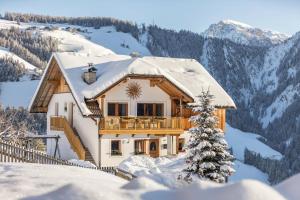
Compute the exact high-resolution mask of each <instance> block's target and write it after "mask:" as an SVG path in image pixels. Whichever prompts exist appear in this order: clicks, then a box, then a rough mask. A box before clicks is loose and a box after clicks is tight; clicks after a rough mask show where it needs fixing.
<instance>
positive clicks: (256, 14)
mask: <svg viewBox="0 0 300 200" xmlns="http://www.w3.org/2000/svg"><path fill="white" fill-rule="evenodd" d="M6 11H17V12H30V13H38V14H49V15H60V16H62V15H64V16H107V17H115V18H120V19H127V20H130V21H135V22H137V23H146V24H152V23H155V24H157V25H159V26H161V27H164V28H170V29H175V30H180V29H186V30H191V31H195V32H202V31H204V30H205V29H206V28H208V26H209V25H210V24H212V23H216V22H218V21H220V20H222V19H233V20H237V21H241V22H244V23H247V24H250V25H252V26H255V27H259V28H262V29H269V30H274V31H279V32H283V33H287V34H294V33H295V32H297V31H300V20H299V19H300V1H299V0H107V1H101V0H0V13H4V12H6Z"/></svg>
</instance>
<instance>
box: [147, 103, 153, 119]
mask: <svg viewBox="0 0 300 200" xmlns="http://www.w3.org/2000/svg"><path fill="white" fill-rule="evenodd" d="M146 116H153V104H152V103H151V104H150V103H147V104H146Z"/></svg>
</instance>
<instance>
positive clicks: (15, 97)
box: [0, 80, 39, 108]
mask: <svg viewBox="0 0 300 200" xmlns="http://www.w3.org/2000/svg"><path fill="white" fill-rule="evenodd" d="M38 83H39V80H35V81H19V82H0V104H1V105H3V106H5V107H8V106H11V107H16V108H17V107H20V106H22V107H25V108H26V107H27V106H28V105H29V103H30V100H31V98H32V96H33V94H34V92H35V89H36V87H37V85H38Z"/></svg>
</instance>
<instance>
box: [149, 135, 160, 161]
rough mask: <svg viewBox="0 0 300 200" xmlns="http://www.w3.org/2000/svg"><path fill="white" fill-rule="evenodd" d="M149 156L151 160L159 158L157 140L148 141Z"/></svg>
mask: <svg viewBox="0 0 300 200" xmlns="http://www.w3.org/2000/svg"><path fill="white" fill-rule="evenodd" d="M149 154H150V156H151V157H153V158H156V157H158V156H159V139H151V140H149Z"/></svg>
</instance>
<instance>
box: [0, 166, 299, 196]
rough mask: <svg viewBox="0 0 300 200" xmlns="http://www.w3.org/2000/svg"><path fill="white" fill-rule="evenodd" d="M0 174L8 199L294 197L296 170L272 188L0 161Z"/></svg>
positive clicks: (251, 183)
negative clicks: (171, 184) (169, 181)
mask: <svg viewBox="0 0 300 200" xmlns="http://www.w3.org/2000/svg"><path fill="white" fill-rule="evenodd" d="M0 180H1V181H0V199H8V200H11V199H12V200H13V199H23V200H37V199H43V200H44V199H45V200H50V199H51V200H52V199H56V200H64V199H72V200H82V199H84V200H95V199H101V200H119V199H122V200H132V199H141V200H142V199H143V200H150V199H164V200H182V199H185V200H194V199H195V200H196V199H197V200H199V199H200V198H201V199H213V200H233V199H239V200H285V199H286V200H288V199H289V200H295V199H299V198H298V197H299V192H297V185H299V182H300V174H299V175H296V176H294V177H292V178H290V179H288V180H286V181H284V182H283V183H281V184H279V185H278V186H276V187H275V188H272V187H270V186H268V185H265V184H264V183H261V182H259V181H254V180H244V181H240V182H236V183H231V184H217V183H212V182H208V181H198V182H194V183H193V184H190V185H188V184H186V183H184V184H182V186H181V187H180V188H178V189H170V188H168V187H166V186H164V185H162V184H161V183H160V182H157V181H155V180H153V179H151V178H149V177H139V178H137V179H134V180H132V181H131V182H128V181H125V180H123V179H121V178H118V177H116V176H114V175H111V174H107V173H104V172H101V171H98V170H92V169H84V168H79V167H70V166H55V165H39V164H28V163H10V164H8V163H0ZM276 189H277V190H278V191H277V190H276ZM279 192H281V193H282V194H280V193H279ZM283 195H284V196H283Z"/></svg>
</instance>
